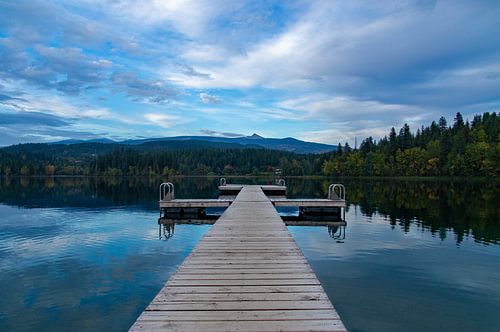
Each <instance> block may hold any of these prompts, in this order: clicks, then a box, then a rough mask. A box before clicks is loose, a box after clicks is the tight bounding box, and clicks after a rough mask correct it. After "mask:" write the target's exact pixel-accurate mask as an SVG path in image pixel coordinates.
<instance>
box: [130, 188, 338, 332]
mask: <svg viewBox="0 0 500 332" xmlns="http://www.w3.org/2000/svg"><path fill="white" fill-rule="evenodd" d="M130 330H131V331H161V330H168V331H200V332H201V331H345V327H344V325H343V323H342V321H341V319H340V317H339V315H338V314H337V312H336V311H335V309H334V307H333V305H332V303H331V302H330V300H329V299H328V297H327V295H326V294H325V292H324V290H323V287H322V286H321V284H320V282H319V281H318V279H317V278H316V275H315V274H314V272H313V271H312V269H311V267H310V266H309V263H308V262H307V260H306V259H305V257H304V256H303V254H302V252H301V251H300V249H299V248H298V247H297V245H296V244H295V241H294V239H293V238H292V236H291V235H290V233H289V232H288V230H287V228H286V226H285V224H284V223H283V221H282V220H281V218H280V216H279V215H278V213H277V212H276V210H275V208H274V207H273V204H272V203H271V201H270V200H269V198H268V197H267V196H266V195H265V194H264V192H263V190H262V189H261V186H242V188H240V190H239V192H238V195H237V196H236V198H235V199H234V201H233V202H232V203H231V205H230V206H229V207H228V208H227V209H226V210H225V212H224V213H223V214H222V216H221V217H220V218H219V219H218V220H217V222H216V223H215V224H214V226H213V227H212V229H211V230H210V231H209V232H208V233H207V234H206V235H205V236H204V237H203V239H202V240H201V241H200V243H199V244H198V245H197V246H196V247H195V249H194V250H193V252H192V253H191V254H190V255H189V256H188V257H187V258H186V260H185V261H184V262H183V263H182V265H181V266H180V267H179V269H178V270H177V272H176V273H175V274H174V275H173V276H172V277H171V278H170V280H169V281H168V282H167V283H166V285H165V286H164V288H163V289H162V290H161V291H160V292H159V293H158V295H157V296H156V297H155V298H154V299H153V301H152V302H151V304H150V305H149V306H148V307H147V308H146V309H145V310H144V312H143V313H142V314H141V315H140V317H139V318H138V319H137V321H136V322H135V323H134V325H133V326H132V327H131V329H130Z"/></svg>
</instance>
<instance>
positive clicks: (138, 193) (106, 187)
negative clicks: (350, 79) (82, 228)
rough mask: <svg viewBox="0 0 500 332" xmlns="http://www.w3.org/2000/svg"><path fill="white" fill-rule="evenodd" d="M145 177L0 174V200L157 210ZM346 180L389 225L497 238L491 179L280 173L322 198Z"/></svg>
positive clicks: (212, 192) (190, 186) (293, 186)
mask: <svg viewBox="0 0 500 332" xmlns="http://www.w3.org/2000/svg"><path fill="white" fill-rule="evenodd" d="M227 180H228V183H245V184H267V183H272V182H273V179H272V178H239V177H237V178H228V179H227ZM161 181H162V180H161V179H159V178H148V177H112V178H103V177H98V178H94V177H68V178H52V177H46V178H28V177H6V178H2V179H0V203H4V204H9V205H17V206H40V207H67V206H68V207H105V206H117V205H137V206H140V207H143V208H147V209H157V208H158V206H157V200H158V196H157V192H158V185H159V184H160V182H161ZM218 182H219V179H218V178H217V177H215V178H205V177H186V178H175V179H173V183H174V185H175V192H176V197H177V198H215V197H217V195H218V189H217V186H218ZM336 182H340V183H344V184H345V185H346V192H347V200H348V203H350V204H356V205H358V206H359V208H360V211H361V212H362V213H363V214H365V215H368V216H372V215H373V214H374V213H379V214H381V215H383V216H384V217H386V218H387V219H388V220H389V223H390V225H392V226H394V227H396V226H399V227H401V229H402V230H404V231H409V229H410V228H411V227H414V225H417V226H418V227H423V228H425V229H428V230H429V231H431V232H432V233H433V234H435V235H436V236H439V237H440V238H442V239H444V238H446V236H447V234H448V231H449V230H451V231H453V233H454V234H455V236H456V240H457V242H459V243H460V242H461V241H462V240H463V238H464V237H465V236H473V237H474V238H475V239H476V240H478V241H484V242H493V243H499V242H500V218H499V207H498V205H497V201H498V192H499V191H498V183H497V182H494V181H491V182H473V181H445V180H434V181H433V180H423V181H420V180H394V179H377V180H374V179H368V178H366V179H359V178H343V179H324V178H321V179H308V178H287V179H286V185H287V187H288V197H291V198H297V197H311V198H324V197H326V193H327V191H328V185H329V184H330V183H336Z"/></svg>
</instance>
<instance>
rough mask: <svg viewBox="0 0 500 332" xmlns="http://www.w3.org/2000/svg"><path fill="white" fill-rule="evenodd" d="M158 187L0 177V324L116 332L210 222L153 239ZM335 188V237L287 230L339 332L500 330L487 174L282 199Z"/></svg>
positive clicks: (186, 183)
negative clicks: (340, 200)
mask: <svg viewBox="0 0 500 332" xmlns="http://www.w3.org/2000/svg"><path fill="white" fill-rule="evenodd" d="M269 181H270V180H268V179H255V178H254V179H245V178H238V179H228V183H236V182H238V183H242V182H243V183H255V184H266V183H268V182H269ZM159 182H160V180H159V179H148V178H110V179H102V178H98V179H96V178H55V179H54V178H0V289H1V296H0V330H2V331H3V330H16V331H21V330H25V331H27V330H71V329H74V330H79V331H80V330H81V331H85V330H88V331H93V330H105V329H109V330H112V331H125V330H127V329H128V328H129V327H130V325H131V324H132V323H133V322H134V321H135V319H136V318H137V316H138V315H139V314H140V313H141V312H142V310H143V309H144V308H145V307H146V306H147V304H148V303H149V302H150V301H151V300H152V298H153V297H154V296H155V295H156V293H157V292H158V291H159V290H160V288H161V287H162V286H163V284H164V283H165V282H166V281H167V280H168V278H169V277H170V276H171V275H172V274H173V273H174V272H175V270H176V268H177V267H178V266H179V265H180V264H181V263H182V261H183V260H184V258H185V257H186V256H187V255H188V254H189V253H190V251H191V250H192V249H193V247H194V246H195V245H196V244H197V242H198V241H199V240H200V239H201V237H202V236H203V235H204V234H205V232H207V231H208V230H209V229H210V227H211V226H209V225H176V226H175V232H174V233H173V234H166V233H164V232H163V230H162V229H160V228H159V226H158V223H157V220H158V217H159V211H158V208H157V199H158V198H157V186H158V184H159ZM173 182H174V184H175V186H176V197H177V198H215V197H216V196H217V193H218V191H217V184H218V179H217V178H208V179H207V178H183V179H175V180H174V181H173ZM332 182H341V183H344V184H345V185H346V191H347V199H348V209H347V213H346V220H347V227H346V228H345V230H344V231H345V233H338V232H337V231H336V230H335V231H332V230H331V229H330V230H329V229H328V228H327V227H305V226H294V227H289V230H290V232H291V233H292V234H293V236H294V238H295V240H296V241H297V244H298V245H299V247H300V248H301V250H302V251H303V253H304V255H305V256H306V258H307V259H308V260H309V262H310V264H311V266H312V268H313V269H314V271H315V273H316V274H317V276H318V278H319V280H320V281H321V282H322V284H323V286H324V288H325V291H326V292H327V294H328V296H329V297H330V299H331V300H332V302H333V304H334V306H335V307H336V309H337V311H338V312H339V314H340V316H341V318H342V319H343V321H344V323H345V325H346V327H347V328H348V329H349V330H350V331H401V330H404V331H422V330H426V331H438V330H439V331H441V330H450V331H471V330H472V331H491V330H495V329H498V328H499V326H500V315H498V313H499V312H500V245H499V244H500V218H499V214H500V213H499V212H500V207H499V202H500V195H499V183H498V182H494V181H461V180H455V181H452V180H436V179H432V180H408V179H401V180H396V179H387V180H374V179H349V178H347V179H341V180H339V179H299V178H293V179H287V186H288V196H289V197H294V198H298V197H311V198H319V197H325V195H326V192H327V190H328V185H329V184H330V183H332Z"/></svg>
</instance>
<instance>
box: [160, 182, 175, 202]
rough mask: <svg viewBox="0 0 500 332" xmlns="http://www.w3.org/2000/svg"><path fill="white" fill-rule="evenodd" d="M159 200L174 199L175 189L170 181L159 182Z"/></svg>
mask: <svg viewBox="0 0 500 332" xmlns="http://www.w3.org/2000/svg"><path fill="white" fill-rule="evenodd" d="M159 191H160V192H159V195H160V201H171V200H173V199H175V189H174V184H173V183H172V182H164V183H162V184H160V190H159Z"/></svg>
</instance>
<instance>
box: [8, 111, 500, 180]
mask: <svg viewBox="0 0 500 332" xmlns="http://www.w3.org/2000/svg"><path fill="white" fill-rule="evenodd" d="M499 128H500V117H499V116H498V115H497V114H496V113H495V112H493V113H484V114H482V115H476V116H474V118H473V119H472V121H470V122H469V121H468V120H467V121H464V119H463V117H462V115H461V114H460V113H457V114H456V116H455V118H454V120H453V123H452V124H450V125H449V124H448V123H447V121H446V119H445V118H444V117H441V118H440V119H439V120H438V121H437V122H435V121H433V122H432V123H431V124H430V125H429V126H427V127H424V126H422V127H421V128H418V129H417V130H416V132H412V130H411V129H410V127H409V126H408V125H407V124H405V125H404V126H403V127H402V128H401V129H400V130H399V131H396V129H395V128H391V130H390V132H389V133H388V135H387V136H385V137H384V138H382V139H380V140H379V141H376V140H374V139H373V138H372V137H368V138H366V139H364V140H363V141H362V142H361V144H360V146H359V148H358V147H351V146H349V145H348V144H347V143H346V144H344V145H341V144H340V143H339V146H338V149H337V150H336V151H332V152H328V153H322V154H296V153H292V152H286V151H280V150H269V149H264V148H258V147H252V146H250V147H242V146H235V145H227V146H224V145H209V144H207V143H206V142H198V143H196V142H191V143H189V145H188V146H183V145H182V144H180V145H179V144H177V143H175V142H171V143H170V144H171V145H169V146H163V147H158V146H157V147H155V148H147V149H146V148H141V147H139V148H138V147H129V146H124V145H120V144H103V143H92V144H91V143H87V144H72V145H68V146H64V147H61V146H56V145H51V144H20V145H15V146H11V147H7V148H3V149H0V175H4V176H11V175H21V176H30V175H47V176H53V175H99V176H164V177H171V176H176V175H265V174H274V173H275V171H276V170H277V169H279V170H280V172H281V175H282V176H303V175H326V176H483V177H484V176H489V177H497V176H499V175H500V160H499V159H500V158H499V156H500V144H499V143H500V132H499Z"/></svg>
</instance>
